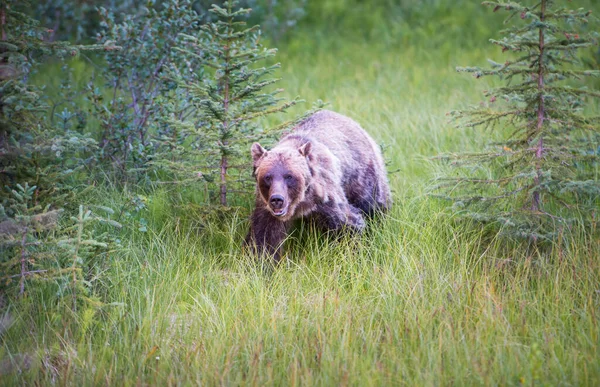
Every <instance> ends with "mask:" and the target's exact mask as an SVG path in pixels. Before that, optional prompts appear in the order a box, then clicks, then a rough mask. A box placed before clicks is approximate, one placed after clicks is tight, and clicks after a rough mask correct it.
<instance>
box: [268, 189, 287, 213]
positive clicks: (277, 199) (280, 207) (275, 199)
mask: <svg viewBox="0 0 600 387" xmlns="http://www.w3.org/2000/svg"><path fill="white" fill-rule="evenodd" d="M269 205H270V206H271V208H272V209H273V213H274V214H275V215H276V216H283V215H285V209H284V207H285V198H284V197H283V195H279V194H274V195H271V197H270V198H269Z"/></svg>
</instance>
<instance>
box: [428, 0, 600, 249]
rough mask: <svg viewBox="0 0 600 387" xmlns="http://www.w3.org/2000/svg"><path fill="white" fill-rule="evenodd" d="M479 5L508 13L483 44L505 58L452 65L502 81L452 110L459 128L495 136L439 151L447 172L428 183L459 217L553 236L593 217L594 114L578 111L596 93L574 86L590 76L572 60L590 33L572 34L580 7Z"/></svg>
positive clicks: (581, 18) (584, 17) (597, 135)
mask: <svg viewBox="0 0 600 387" xmlns="http://www.w3.org/2000/svg"><path fill="white" fill-rule="evenodd" d="M483 4H485V5H488V6H491V7H493V9H494V11H497V10H506V11H508V12H509V13H510V17H509V18H508V20H509V21H512V22H513V24H516V25H515V26H513V27H511V28H509V29H507V30H506V31H504V34H505V37H504V38H503V39H501V40H491V42H492V43H493V44H496V45H498V46H500V47H501V48H502V51H503V52H506V51H508V52H509V53H511V55H510V56H509V58H507V59H506V60H505V61H504V63H496V62H492V61H490V62H491V68H489V69H482V68H479V67H467V68H459V69H458V71H460V72H468V73H472V74H474V75H475V77H476V78H481V77H487V76H495V77H498V78H500V79H501V80H503V81H504V82H505V85H504V86H501V87H498V88H495V89H492V90H489V91H486V92H485V95H486V97H487V98H488V99H489V102H487V103H482V104H481V105H480V106H477V107H474V108H472V109H470V110H466V111H456V112H452V116H453V119H454V120H456V122H457V123H458V126H460V127H465V128H476V127H483V128H485V129H487V130H494V133H493V134H494V135H500V137H501V139H500V140H499V141H497V142H492V143H490V144H488V146H487V148H486V149H485V150H484V151H482V152H477V153H467V154H459V155H453V156H446V157H444V158H445V159H448V160H450V161H451V165H452V166H453V167H454V172H455V175H454V176H452V177H449V176H446V177H441V178H439V180H438V182H439V184H438V185H437V186H436V189H437V190H439V191H441V196H442V197H444V198H447V199H449V200H452V201H453V202H454V208H455V209H456V210H457V211H458V213H459V214H461V215H463V216H466V217H469V218H471V219H474V220H475V221H477V222H481V223H484V224H487V225H495V226H497V227H499V228H500V229H501V231H502V233H505V234H509V235H512V236H516V237H519V238H526V239H528V240H530V241H534V242H540V241H550V240H554V238H555V237H557V235H559V234H560V233H561V231H566V230H568V229H570V228H571V227H572V226H573V225H575V224H580V223H581V222H582V221H583V224H586V225H590V224H591V223H594V222H597V221H598V218H597V209H598V205H599V198H600V182H599V177H600V176H599V175H600V169H599V163H598V161H599V157H600V154H599V153H598V149H599V148H598V145H599V144H600V118H599V117H597V116H590V114H589V113H588V114H584V107H585V106H586V103H589V102H590V101H591V100H593V99H595V98H598V97H600V93H598V92H596V91H593V90H589V89H588V88H587V87H577V86H576V85H577V83H578V82H579V83H581V82H584V80H585V79H586V78H588V77H598V76H599V75H600V72H599V71H593V70H582V69H579V68H578V66H577V64H578V62H579V60H578V56H577V55H578V52H579V51H580V50H582V49H585V48H588V47H591V46H593V45H596V44H597V36H598V35H597V34H596V33H592V32H590V33H585V34H584V33H582V32H579V31H578V27H580V26H581V25H582V24H586V23H588V22H589V18H590V12H588V11H586V10H582V9H578V10H570V9H564V8H561V7H558V6H556V4H555V2H553V1H550V0H541V1H539V2H538V3H536V4H534V5H531V6H526V5H522V4H520V3H517V2H512V1H486V2H484V3H483ZM515 20H516V22H514V21H515ZM513 53H514V54H513ZM439 191H438V192H439Z"/></svg>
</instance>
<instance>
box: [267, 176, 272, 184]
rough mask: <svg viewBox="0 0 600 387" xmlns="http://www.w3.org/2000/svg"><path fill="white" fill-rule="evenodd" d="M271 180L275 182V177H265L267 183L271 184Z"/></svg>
mask: <svg viewBox="0 0 600 387" xmlns="http://www.w3.org/2000/svg"><path fill="white" fill-rule="evenodd" d="M271 180H273V177H272V176H271V175H267V176H265V183H270V182H271Z"/></svg>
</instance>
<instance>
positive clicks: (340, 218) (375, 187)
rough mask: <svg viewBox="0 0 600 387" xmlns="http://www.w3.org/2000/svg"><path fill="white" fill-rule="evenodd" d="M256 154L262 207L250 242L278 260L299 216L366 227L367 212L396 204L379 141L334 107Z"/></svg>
mask: <svg viewBox="0 0 600 387" xmlns="http://www.w3.org/2000/svg"><path fill="white" fill-rule="evenodd" d="M252 158H253V160H254V176H255V177H256V183H257V186H256V208H255V210H254V213H253V214H252V218H251V225H250V232H249V233H248V236H247V237H246V244H248V245H250V246H251V247H252V248H253V249H254V251H255V252H256V253H258V254H268V255H271V256H273V257H274V258H275V260H276V261H277V260H279V258H280V248H281V244H282V242H283V240H284V239H285V237H286V236H287V232H288V229H289V226H290V224H291V222H292V221H293V220H294V219H298V218H303V217H309V216H310V217H311V218H314V219H316V220H317V221H318V222H319V224H321V225H322V226H323V227H324V228H325V229H327V230H341V229H343V228H348V229H351V230H355V231H358V232H360V231H362V229H363V228H364V227H365V221H364V218H363V214H366V215H372V214H373V213H375V212H377V211H385V210H387V209H388V208H389V206H390V205H391V197H390V189H389V186H388V181H387V177H386V171H385V165H384V162H383V158H382V156H381V152H380V149H379V146H377V144H376V143H375V142H374V141H373V139H371V137H369V135H368V134H367V133H366V132H365V131H364V130H363V129H362V128H361V127H360V125H358V124H357V123H356V122H355V121H353V120H351V119H350V118H348V117H345V116H342V115H340V114H337V113H334V112H332V111H328V110H323V111H320V112H317V113H315V114H313V115H312V116H311V117H309V118H307V119H306V120H304V121H303V122H302V123H300V124H299V125H298V126H297V127H295V128H294V129H293V130H292V132H291V133H290V134H288V135H287V136H284V137H283V138H282V139H281V140H280V141H279V143H278V144H277V145H276V146H275V147H274V148H273V149H271V150H270V151H267V150H265V149H264V148H263V147H262V146H260V144H258V143H254V144H253V145H252Z"/></svg>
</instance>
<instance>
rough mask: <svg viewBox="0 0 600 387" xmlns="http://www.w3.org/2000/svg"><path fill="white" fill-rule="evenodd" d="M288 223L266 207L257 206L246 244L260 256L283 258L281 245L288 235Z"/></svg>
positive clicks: (277, 259) (277, 260)
mask: <svg viewBox="0 0 600 387" xmlns="http://www.w3.org/2000/svg"><path fill="white" fill-rule="evenodd" d="M287 230H288V224H287V222H282V221H280V220H279V219H277V218H275V217H274V216H273V215H272V214H271V213H270V212H269V210H267V209H266V208H261V207H257V208H256V209H255V210H254V212H253V213H252V217H251V218H250V231H249V232H248V235H247V236H246V240H245V241H244V244H245V245H246V246H247V247H249V248H250V249H251V251H252V252H253V253H254V254H256V255H259V256H270V257H273V259H274V261H275V262H279V260H280V259H281V245H282V244H283V241H284V240H285V238H286V236H287Z"/></svg>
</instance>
